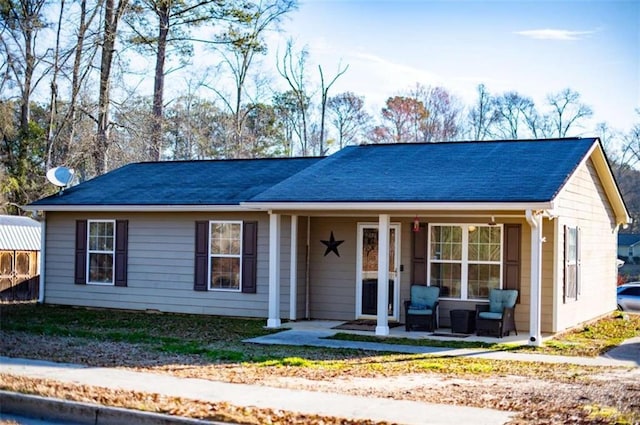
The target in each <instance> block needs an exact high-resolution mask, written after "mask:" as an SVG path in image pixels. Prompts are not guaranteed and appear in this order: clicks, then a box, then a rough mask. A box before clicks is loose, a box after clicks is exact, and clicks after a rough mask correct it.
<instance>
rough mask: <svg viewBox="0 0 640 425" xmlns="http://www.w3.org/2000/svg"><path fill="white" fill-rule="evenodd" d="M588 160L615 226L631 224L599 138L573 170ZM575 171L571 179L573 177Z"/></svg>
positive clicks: (562, 188)
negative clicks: (599, 183)
mask: <svg viewBox="0 0 640 425" xmlns="http://www.w3.org/2000/svg"><path fill="white" fill-rule="evenodd" d="M589 158H591V160H592V161H593V164H594V166H595V168H596V172H597V173H598V177H599V178H600V182H601V183H602V186H603V187H604V190H605V193H606V194H607V198H608V199H609V202H610V203H611V208H613V211H614V214H615V217H616V224H617V225H620V226H624V225H627V224H631V222H632V218H631V216H630V215H629V212H628V211H627V207H626V205H625V204H624V199H623V198H622V194H621V193H620V189H619V188H618V184H617V183H616V179H615V177H614V176H613V173H612V172H611V167H610V166H609V163H608V161H607V158H606V156H605V153H604V149H603V148H602V144H601V143H600V139H599V138H596V140H595V141H594V142H593V145H592V146H591V148H590V149H589V151H588V152H587V153H586V154H585V156H584V158H582V160H581V161H580V163H579V164H578V165H577V166H576V168H575V170H577V169H579V168H580V167H582V166H583V165H584V164H585V163H586V162H587V160H589ZM575 170H574V173H573V174H572V176H571V177H573V175H575ZM571 177H570V178H569V179H567V181H566V182H565V184H564V185H563V186H562V187H561V188H560V190H559V191H558V195H559V194H560V192H562V190H564V188H565V187H566V186H567V185H568V183H569V181H570V180H571ZM556 198H557V196H556Z"/></svg>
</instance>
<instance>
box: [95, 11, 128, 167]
mask: <svg viewBox="0 0 640 425" xmlns="http://www.w3.org/2000/svg"><path fill="white" fill-rule="evenodd" d="M116 1H117V3H116ZM128 3H129V0H105V3H104V20H103V24H104V26H103V32H102V43H101V48H102V49H101V57H100V81H99V95H98V120H97V125H98V129H97V132H96V143H95V145H94V150H93V161H94V167H95V172H96V174H103V173H106V172H107V167H108V164H107V150H108V148H109V127H110V124H111V122H110V118H109V106H110V103H111V73H112V65H113V58H114V54H115V52H116V48H115V46H116V37H117V34H118V25H119V24H120V19H121V18H122V15H123V14H124V13H125V11H126V10H127V7H128Z"/></svg>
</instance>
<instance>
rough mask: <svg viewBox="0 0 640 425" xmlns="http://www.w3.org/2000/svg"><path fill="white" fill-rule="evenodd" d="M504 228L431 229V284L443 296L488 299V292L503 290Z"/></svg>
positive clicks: (496, 226) (436, 225)
mask: <svg viewBox="0 0 640 425" xmlns="http://www.w3.org/2000/svg"><path fill="white" fill-rule="evenodd" d="M501 259H502V226H500V225H493V226H490V225H473V224H463V225H448V224H442V225H439V224H435V225H430V226H429V277H430V284H431V285H433V286H439V287H440V296H441V297H443V298H456V299H474V300H475V299H487V298H488V297H489V290H490V289H492V288H501V287H502V279H501V276H502V261H501Z"/></svg>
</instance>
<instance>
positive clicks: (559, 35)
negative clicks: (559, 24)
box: [515, 28, 595, 41]
mask: <svg viewBox="0 0 640 425" xmlns="http://www.w3.org/2000/svg"><path fill="white" fill-rule="evenodd" d="M515 33H516V34H518V35H523V36H525V37H529V38H533V39H536V40H561V41H570V40H580V39H582V38H585V37H586V36H589V35H591V34H593V33H595V31H571V30H560V29H550V28H547V29H538V30H526V31H516V32H515Z"/></svg>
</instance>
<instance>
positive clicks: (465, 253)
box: [427, 223, 504, 302]
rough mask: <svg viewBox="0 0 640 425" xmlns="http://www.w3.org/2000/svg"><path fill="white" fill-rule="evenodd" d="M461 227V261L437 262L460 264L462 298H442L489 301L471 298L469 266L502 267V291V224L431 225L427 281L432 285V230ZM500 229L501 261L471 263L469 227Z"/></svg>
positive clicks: (500, 273) (447, 298)
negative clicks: (486, 265)
mask: <svg viewBox="0 0 640 425" xmlns="http://www.w3.org/2000/svg"><path fill="white" fill-rule="evenodd" d="M442 226H447V227H461V228H462V258H461V259H460V260H444V261H442V260H437V261H435V263H436V264H460V298H456V297H442V296H441V297H440V298H441V299H444V300H454V301H477V302H484V301H488V298H469V265H470V264H493V265H499V266H500V272H499V286H498V288H500V289H502V288H503V285H504V282H503V273H504V226H503V225H502V224H493V225H487V224H486V223H429V227H428V229H427V257H428V261H427V279H428V281H429V285H431V264H432V263H433V262H434V261H433V260H434V259H433V255H432V253H431V228H432V227H442ZM472 226H473V227H476V228H479V227H499V228H500V257H499V258H500V259H499V260H498V261H476V260H474V261H470V260H469V227H472Z"/></svg>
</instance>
